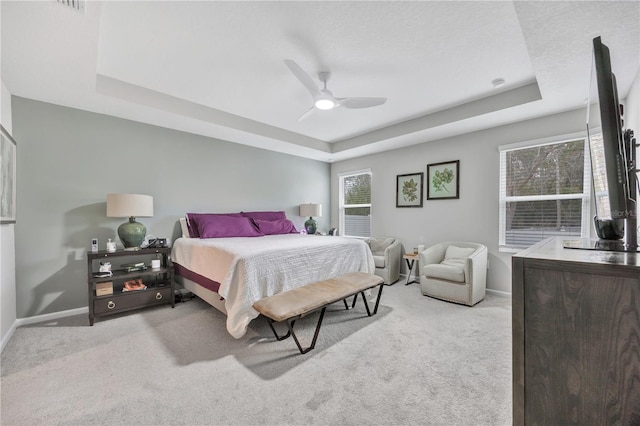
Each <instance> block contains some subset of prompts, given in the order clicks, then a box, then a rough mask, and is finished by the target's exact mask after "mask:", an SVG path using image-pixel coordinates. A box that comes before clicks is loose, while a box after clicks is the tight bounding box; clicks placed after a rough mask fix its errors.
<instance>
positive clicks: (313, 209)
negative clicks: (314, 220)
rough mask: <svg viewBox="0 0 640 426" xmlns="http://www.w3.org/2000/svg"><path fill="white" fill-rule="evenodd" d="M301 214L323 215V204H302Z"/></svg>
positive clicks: (306, 215) (308, 215)
mask: <svg viewBox="0 0 640 426" xmlns="http://www.w3.org/2000/svg"><path fill="white" fill-rule="evenodd" d="M300 216H304V217H314V216H315V217H319V216H322V204H311V203H309V204H300Z"/></svg>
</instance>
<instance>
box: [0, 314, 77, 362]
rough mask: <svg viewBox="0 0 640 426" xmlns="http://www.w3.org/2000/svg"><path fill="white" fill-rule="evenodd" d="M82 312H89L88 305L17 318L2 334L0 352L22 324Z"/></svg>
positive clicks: (50, 319) (55, 318)
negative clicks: (4, 333) (4, 334)
mask: <svg viewBox="0 0 640 426" xmlns="http://www.w3.org/2000/svg"><path fill="white" fill-rule="evenodd" d="M82 314H89V307H88V306H87V307H85V308H76V309H69V310H67V311H60V312H53V313H51V314H43V315H36V316H33V317H27V318H18V319H17V320H15V322H14V323H13V325H12V326H11V328H10V329H9V332H8V333H7V335H6V336H4V338H3V339H2V346H1V347H0V352H2V351H3V350H4V347H5V345H6V344H7V343H8V342H9V340H11V337H12V336H13V333H15V331H16V329H17V328H18V327H21V326H23V325H29V324H36V323H38V322H44V321H52V320H57V319H60V318H66V317H71V316H74V315H82ZM87 321H88V320H87Z"/></svg>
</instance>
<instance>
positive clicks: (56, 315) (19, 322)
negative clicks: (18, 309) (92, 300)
mask: <svg viewBox="0 0 640 426" xmlns="http://www.w3.org/2000/svg"><path fill="white" fill-rule="evenodd" d="M82 314H89V307H88V306H87V307H85V308H76V309H69V310H68V311H60V312H53V313H50V314H42V315H36V316H33V317H27V318H18V319H17V320H16V324H17V326H18V327H20V326H23V325H28V324H35V323H38V322H44V321H51V320H57V319H60V318H66V317H71V316H74V315H82ZM87 321H88V320H87Z"/></svg>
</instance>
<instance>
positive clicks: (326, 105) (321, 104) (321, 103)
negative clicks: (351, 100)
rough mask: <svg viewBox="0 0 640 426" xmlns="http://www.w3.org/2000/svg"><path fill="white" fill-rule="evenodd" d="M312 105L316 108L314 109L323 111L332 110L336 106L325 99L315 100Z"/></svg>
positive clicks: (331, 101)
mask: <svg viewBox="0 0 640 426" xmlns="http://www.w3.org/2000/svg"><path fill="white" fill-rule="evenodd" d="M314 105H315V106H316V108H318V109H321V110H324V111H326V110H330V109H333V108H335V107H336V106H337V105H336V103H335V102H334V101H333V100H331V99H327V98H320V99H316V102H315V104H314Z"/></svg>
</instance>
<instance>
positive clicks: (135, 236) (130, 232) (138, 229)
mask: <svg viewBox="0 0 640 426" xmlns="http://www.w3.org/2000/svg"><path fill="white" fill-rule="evenodd" d="M145 235H147V228H146V227H145V226H144V225H143V224H141V223H140V222H136V218H135V217H130V218H129V222H125V223H123V224H122V225H120V226H119V227H118V237H120V241H122V245H123V246H124V248H125V250H126V249H132V248H137V247H140V246H141V245H142V242H143V241H144V237H145Z"/></svg>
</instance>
